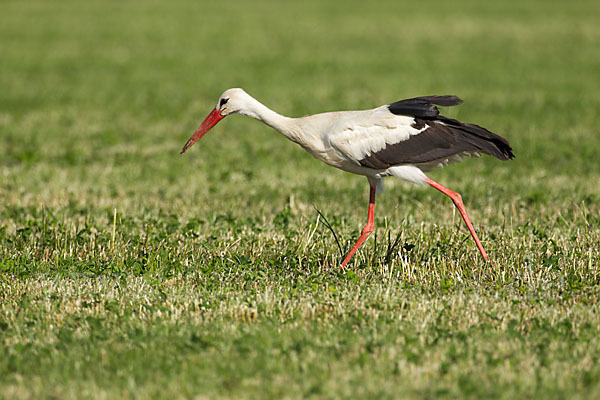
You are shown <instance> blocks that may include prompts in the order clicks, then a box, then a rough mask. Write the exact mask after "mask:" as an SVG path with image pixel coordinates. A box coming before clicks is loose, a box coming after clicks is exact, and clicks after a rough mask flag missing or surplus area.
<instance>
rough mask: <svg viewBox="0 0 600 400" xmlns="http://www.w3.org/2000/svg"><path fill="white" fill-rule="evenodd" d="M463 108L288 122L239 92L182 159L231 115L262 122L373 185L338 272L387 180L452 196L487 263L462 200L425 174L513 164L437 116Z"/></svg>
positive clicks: (483, 133) (440, 98)
mask: <svg viewBox="0 0 600 400" xmlns="http://www.w3.org/2000/svg"><path fill="white" fill-rule="evenodd" d="M462 102H463V101H462V99H460V98H459V97H458V96H454V95H437V96H422V97H414V98H409V99H406V100H400V101H396V102H394V103H390V104H386V105H382V106H380V107H376V108H373V109H368V110H357V111H335V112H325V113H320V114H314V115H308V116H304V117H300V118H290V117H286V116H283V115H280V114H278V113H277V112H275V111H273V110H271V109H270V108H268V107H267V106H265V105H263V104H262V103H260V102H259V101H258V100H256V99H255V98H253V97H252V96H250V95H249V94H248V93H246V92H245V91H244V90H243V89H241V88H232V89H228V90H226V91H225V92H223V94H222V95H221V96H220V97H219V99H218V101H217V103H216V105H215V107H214V109H213V110H212V111H211V112H210V113H209V114H208V116H207V117H206V118H205V119H204V121H203V122H202V123H201V125H200V127H199V128H198V129H197V130H196V132H195V133H194V134H193V135H192V136H191V137H190V139H189V140H188V141H187V142H186V144H185V145H184V146H183V149H182V150H181V153H180V154H183V153H184V152H185V151H186V150H188V149H189V148H190V147H191V146H192V145H193V144H194V143H196V142H197V141H198V140H200V138H202V137H203V136H204V135H205V134H206V133H207V132H208V131H209V130H210V129H211V128H212V127H213V126H215V125H216V124H217V123H218V122H219V121H221V120H222V119H223V118H225V117H226V116H228V115H231V114H240V115H245V116H248V117H252V118H254V119H257V120H259V121H261V122H263V123H265V124H266V125H268V126H270V127H271V128H274V129H275V130H277V131H279V132H280V133H281V134H282V135H283V136H285V137H286V138H287V139H289V140H291V141H292V142H294V143H297V144H298V145H300V146H301V147H302V148H303V149H304V150H306V151H307V152H308V153H310V154H311V155H312V156H314V157H315V158H316V159H318V160H320V161H322V162H324V163H325V164H328V165H330V166H332V167H336V168H339V169H341V170H343V171H346V172H350V173H353V174H357V175H363V176H365V177H366V178H367V180H368V183H369V188H370V190H369V207H368V212H367V222H366V224H365V226H364V228H363V229H362V231H361V233H360V236H359V237H358V240H357V241H356V243H355V244H354V246H353V247H352V248H351V249H350V251H349V252H348V254H347V255H346V257H345V258H344V260H343V261H342V263H341V265H340V269H341V268H344V267H346V266H347V264H348V262H349V261H350V260H351V259H352V257H353V256H354V254H355V253H356V251H357V250H358V249H359V247H360V246H361V245H362V244H363V243H364V241H365V240H366V239H367V238H368V237H369V235H370V234H371V233H372V232H373V230H374V227H375V223H374V218H375V197H376V194H377V193H380V192H381V191H382V190H383V178H386V177H390V176H393V177H397V178H400V179H403V180H405V181H408V182H412V183H415V184H417V185H429V186H431V187H433V188H435V189H437V190H439V191H440V192H442V193H443V194H445V195H446V196H448V197H449V198H450V199H451V200H452V202H453V203H454V205H455V206H456V208H457V209H458V211H459V213H460V215H461V217H462V219H463V220H464V222H465V224H466V226H467V228H468V230H469V232H470V234H471V236H472V237H473V240H474V241H475V245H476V246H477V249H478V250H479V253H480V254H481V256H482V257H483V259H484V260H485V262H488V263H489V262H490V258H489V257H488V255H487V253H486V251H485V249H484V248H483V245H482V244H481V241H480V240H479V238H478V236H477V233H476V232H475V229H474V227H473V224H472V223H471V220H470V219H469V216H468V215H467V211H466V209H465V206H464V203H463V201H462V197H461V195H460V194H459V193H457V192H455V191H452V190H450V189H448V188H446V187H445V186H442V185H441V184H439V183H438V182H435V181H434V180H432V179H430V178H429V177H428V176H427V175H425V173H426V172H428V171H430V170H432V169H434V168H436V167H443V166H445V165H447V164H452V163H456V162H460V161H462V160H463V159H464V158H466V157H479V156H480V155H481V154H487V155H490V156H493V157H496V158H498V159H500V160H503V161H506V160H510V159H512V158H514V154H513V152H512V148H511V146H510V144H509V142H508V140H506V139H505V138H503V137H501V136H499V135H497V134H495V133H492V132H490V131H489V130H487V129H485V128H483V127H481V126H478V125H475V124H470V123H463V122H460V121H458V120H456V119H452V118H448V117H445V116H443V115H441V114H440V112H439V109H438V107H437V106H443V107H450V106H455V105H458V104H461V103H462Z"/></svg>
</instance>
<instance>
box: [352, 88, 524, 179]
mask: <svg viewBox="0 0 600 400" xmlns="http://www.w3.org/2000/svg"><path fill="white" fill-rule="evenodd" d="M460 103H462V100H461V99H460V98H458V97H457V96H426V97H415V98H413V99H408V100H402V101H398V102H396V103H392V104H390V105H389V106H388V108H389V110H390V111H391V112H392V113H394V114H397V115H407V116H413V117H415V122H414V123H413V127H415V128H417V129H422V128H425V127H426V129H424V130H423V131H422V132H421V133H419V134H417V135H413V136H411V137H410V138H409V139H407V140H404V141H402V142H399V143H395V144H392V145H388V146H386V147H385V148H384V149H382V150H380V151H378V152H376V153H372V154H370V155H369V156H367V157H365V158H364V159H362V160H361V161H360V164H361V165H362V166H365V167H370V168H376V169H385V168H389V167H391V166H394V165H401V164H420V163H428V162H432V161H436V160H443V159H445V158H448V157H450V156H453V155H455V154H460V153H464V152H481V153H485V154H489V155H491V156H494V157H496V158H499V159H500V160H509V159H511V158H514V154H513V153H512V148H511V147H510V144H509V143H508V141H507V140H506V139H504V138H503V137H501V136H498V135H496V134H495V133H492V132H490V131H488V130H487V129H485V128H483V127H481V126H479V125H475V124H464V123H462V122H460V121H458V120H455V119H452V118H447V117H444V116H442V115H439V110H438V109H437V107H436V106H435V104H437V105H440V106H453V105H456V104H460Z"/></svg>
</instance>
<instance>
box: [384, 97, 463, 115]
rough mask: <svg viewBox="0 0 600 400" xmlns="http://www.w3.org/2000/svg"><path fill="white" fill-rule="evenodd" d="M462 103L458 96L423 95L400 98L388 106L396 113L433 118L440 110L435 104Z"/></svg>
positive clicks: (450, 104)
mask: <svg viewBox="0 0 600 400" xmlns="http://www.w3.org/2000/svg"><path fill="white" fill-rule="evenodd" d="M460 103H462V100H461V99H460V97H458V96H451V95H446V96H423V97H414V98H412V99H406V100H400V101H397V102H395V103H392V104H390V105H389V106H388V108H389V110H390V112H392V113H393V114H396V115H411V116H414V117H418V118H435V117H437V116H438V115H440V111H439V110H438V108H437V107H436V106H435V104H437V105H438V106H444V107H450V106H455V105H457V104H460Z"/></svg>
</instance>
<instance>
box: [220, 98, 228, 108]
mask: <svg viewBox="0 0 600 400" xmlns="http://www.w3.org/2000/svg"><path fill="white" fill-rule="evenodd" d="M228 101H229V99H227V98H224V99H221V102H220V103H219V108H221V107H223V105H225V103H227V102H228Z"/></svg>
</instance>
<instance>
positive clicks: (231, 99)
mask: <svg viewBox="0 0 600 400" xmlns="http://www.w3.org/2000/svg"><path fill="white" fill-rule="evenodd" d="M253 101H255V100H254V99H253V98H252V97H250V95H249V94H248V93H246V92H244V90H242V89H239V88H234V89H227V90H226V91H224V92H223V94H222V95H221V96H220V97H219V100H218V101H217V104H216V106H215V108H214V109H213V110H212V111H211V112H210V114H208V116H207V117H206V118H205V119H204V121H203V122H202V124H200V127H199V128H198V129H197V130H196V132H195V133H194V134H193V135H192V137H191V138H190V139H189V140H188V141H187V143H186V144H185V146H183V149H182V150H181V154H183V153H184V152H185V151H186V150H187V149H189V148H190V147H192V145H193V144H194V143H196V142H197V141H198V140H200V138H201V137H202V136H204V134H206V132H208V131H209V130H210V129H211V128H212V127H213V126H215V125H216V124H217V122H219V121H220V120H222V119H223V118H225V117H226V116H228V115H229V114H236V113H239V114H245V115H249V114H250V113H249V110H251V109H252V107H251V103H252V102H253Z"/></svg>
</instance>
